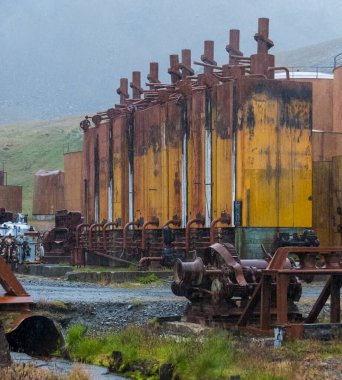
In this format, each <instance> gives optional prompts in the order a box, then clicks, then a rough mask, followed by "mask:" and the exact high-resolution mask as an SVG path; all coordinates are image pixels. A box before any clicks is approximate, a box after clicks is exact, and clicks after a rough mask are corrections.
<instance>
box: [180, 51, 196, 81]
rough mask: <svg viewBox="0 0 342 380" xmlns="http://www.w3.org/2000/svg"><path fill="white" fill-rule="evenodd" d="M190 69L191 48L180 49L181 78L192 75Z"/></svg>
mask: <svg viewBox="0 0 342 380" xmlns="http://www.w3.org/2000/svg"><path fill="white" fill-rule="evenodd" d="M192 74H193V72H192V71H191V50H190V49H183V50H182V79H185V78H186V77H187V76H188V75H192Z"/></svg>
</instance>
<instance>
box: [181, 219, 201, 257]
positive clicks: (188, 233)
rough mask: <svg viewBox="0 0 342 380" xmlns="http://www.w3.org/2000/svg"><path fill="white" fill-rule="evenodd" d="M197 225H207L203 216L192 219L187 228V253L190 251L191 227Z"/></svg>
mask: <svg viewBox="0 0 342 380" xmlns="http://www.w3.org/2000/svg"><path fill="white" fill-rule="evenodd" d="M194 223H197V224H201V225H202V226H203V225H204V224H205V219H204V217H203V216H199V217H196V218H193V219H190V220H189V221H188V223H187V224H186V227H185V250H186V252H189V251H190V229H191V225H192V224H194Z"/></svg>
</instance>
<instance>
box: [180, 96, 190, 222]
mask: <svg viewBox="0 0 342 380" xmlns="http://www.w3.org/2000/svg"><path fill="white" fill-rule="evenodd" d="M181 117H182V119H181V124H182V129H183V146H182V148H183V149H182V152H183V155H182V227H183V228H185V226H186V224H187V222H188V141H187V140H188V104H187V99H186V98H185V99H184V104H183V105H182V112H181Z"/></svg>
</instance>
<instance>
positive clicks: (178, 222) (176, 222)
mask: <svg viewBox="0 0 342 380" xmlns="http://www.w3.org/2000/svg"><path fill="white" fill-rule="evenodd" d="M171 224H173V225H174V226H177V227H180V226H181V225H182V220H181V219H180V218H174V219H169V220H167V221H166V222H165V223H164V224H163V228H166V227H169V226H170V225H171Z"/></svg>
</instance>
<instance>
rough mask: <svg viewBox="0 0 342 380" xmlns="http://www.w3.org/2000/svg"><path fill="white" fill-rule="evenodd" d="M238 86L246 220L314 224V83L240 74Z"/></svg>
mask: <svg viewBox="0 0 342 380" xmlns="http://www.w3.org/2000/svg"><path fill="white" fill-rule="evenodd" d="M238 89H239V95H238V96H239V97H238V99H237V108H238V110H237V115H236V116H237V124H236V199H237V200H239V201H242V226H244V227H249V226H251V227H300V226H302V227H305V226H311V223H312V211H311V210H312V205H311V198H312V161H311V84H310V83H299V82H297V83H295V82H291V81H265V80H259V79H241V82H240V84H239V86H238Z"/></svg>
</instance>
